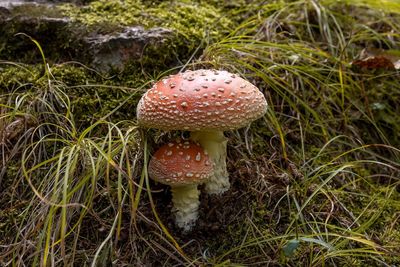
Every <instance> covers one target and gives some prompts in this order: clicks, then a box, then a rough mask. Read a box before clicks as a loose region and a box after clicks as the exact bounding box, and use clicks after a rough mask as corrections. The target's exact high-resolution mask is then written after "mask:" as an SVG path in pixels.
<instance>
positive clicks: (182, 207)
mask: <svg viewBox="0 0 400 267" xmlns="http://www.w3.org/2000/svg"><path fill="white" fill-rule="evenodd" d="M171 192H172V203H173V209H172V212H173V213H175V223H176V225H177V226H178V227H179V228H182V229H183V231H189V230H191V229H192V227H193V226H194V225H195V223H196V220H197V217H198V215H199V206H200V201H199V195H200V191H199V190H197V184H194V185H184V186H174V187H171Z"/></svg>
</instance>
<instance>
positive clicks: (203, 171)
mask: <svg viewBox="0 0 400 267" xmlns="http://www.w3.org/2000/svg"><path fill="white" fill-rule="evenodd" d="M148 171H149V176H150V178H152V179H153V180H155V181H157V182H160V183H162V184H166V185H169V186H171V192H172V203H173V212H174V213H175V223H176V225H177V226H178V227H180V228H182V229H183V230H184V231H189V230H190V229H191V228H192V227H193V225H194V224H195V222H196V220H197V217H198V209H199V205H200V201H199V195H200V192H199V190H198V189H197V185H198V184H200V183H204V182H205V181H206V180H207V179H208V178H209V177H210V176H211V175H212V173H213V168H212V164H211V161H210V159H209V157H208V156H207V154H206V152H205V151H204V150H203V148H202V147H200V146H199V145H198V144H195V143H194V142H191V141H182V140H180V139H178V140H177V141H175V142H170V143H168V144H166V145H164V146H162V147H161V148H160V149H158V150H157V151H156V152H155V153H154V155H153V157H152V158H151V160H150V163H149V168H148Z"/></svg>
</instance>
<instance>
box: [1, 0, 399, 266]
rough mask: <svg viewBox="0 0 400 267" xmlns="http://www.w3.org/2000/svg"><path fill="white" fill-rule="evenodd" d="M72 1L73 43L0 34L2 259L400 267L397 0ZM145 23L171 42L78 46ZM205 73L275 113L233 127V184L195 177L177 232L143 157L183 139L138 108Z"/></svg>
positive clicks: (20, 262)
mask: <svg viewBox="0 0 400 267" xmlns="http://www.w3.org/2000/svg"><path fill="white" fill-rule="evenodd" d="M76 2H79V3H78V4H79V5H75V4H74V5H72V4H65V3H64V4H59V7H58V9H57V12H55V11H54V9H52V8H49V9H48V10H47V11H48V13H49V14H51V15H52V16H53V17H52V18H53V19H52V20H48V21H51V22H54V21H56V22H57V23H64V20H61V19H59V18H64V16H68V18H70V20H71V21H72V22H71V23H72V24H71V25H72V26H68V27H69V28H63V31H62V32H59V31H58V30H54V29H52V33H54V35H53V37H54V36H57V37H58V36H64V37H65V35H63V34H64V33H65V32H67V31H68V32H71V33H73V34H75V35H73V36H74V38H76V40H78V41H77V43H74V42H72V41H70V42H69V41H68V40H56V39H54V40H53V39H52V38H48V37H49V36H43V35H42V30H43V32H45V31H49V29H45V30H44V29H42V28H40V27H43V24H41V25H42V26H40V27H36V28H35V31H36V32H35V33H36V34H37V36H35V34H33V35H30V36H28V35H17V36H16V37H15V36H14V37H15V38H16V39H13V38H14V37H13V38H11V37H7V38H8V39H9V40H3V39H4V38H3V37H2V36H6V35H5V34H6V32H2V31H5V27H2V28H1V29H0V33H2V35H1V36H0V40H1V41H2V44H1V46H0V59H2V60H0V140H1V143H0V157H1V165H0V166H1V169H0V207H1V208H0V265H1V266H61V265H65V266H72V265H74V266H88V265H91V266H399V265H400V179H399V178H400V82H399V78H400V71H399V69H400V3H398V2H396V1H386V0H380V1H376V0H362V1H360V0H343V1H333V0H320V1H312V0H298V1H289V0H285V1H260V0H254V1H245V0H237V1H190V0H180V1H172V2H171V3H167V2H166V1H139V0H129V1H118V0H111V1H105V0H95V1H76ZM31 8H33V9H30V11H29V12H27V10H26V9H25V7H18V8H16V9H15V10H14V11H13V12H15V13H14V14H11V15H13V16H14V18H17V17H19V18H20V17H21V14H28V13H29V14H38V13H40V14H42V13H41V12H42V11H40V12H39V11H38V9H37V6H34V7H31ZM1 12H4V13H7V12H8V11H2V9H0V18H2V16H3V15H4V14H3V13H1ZM7 14H8V13H7ZM55 14H56V15H55ZM4 16H5V15H4ZM7 16H10V14H8V15H7ZM56 18H57V19H56ZM10 21H12V20H7V19H6V20H3V21H2V23H8V24H4V25H11V24H10V23H11V22H10ZM12 23H13V24H12V26H10V29H12V30H14V31H15V30H17V31H18V32H24V28H25V27H26V25H27V24H26V23H28V24H29V23H31V21H30V20H29V21H28V22H27V20H24V23H25V24H23V25H24V26H20V25H18V24H17V23H16V22H14V21H13V22H12ZM68 23H69V22H68ZM2 25H3V24H2ZM29 25H31V24H29ZM46 25H47V24H46ZM57 25H59V24H57ZM62 25H64V24H62ZM135 25H141V26H143V31H146V30H150V29H154V28H155V27H161V28H164V29H168V31H165V32H163V34H164V33H165V34H166V35H165V36H167V37H165V39H163V40H162V41H159V39H157V38H159V36H158V35H157V34H154V35H152V36H153V37H154V36H155V37H154V38H155V39H152V40H154V41H151V42H150V44H149V45H147V44H145V45H143V44H141V46H140V47H141V48H140V49H142V50H141V53H139V54H138V53H136V52H135V51H132V50H126V51H125V50H124V51H125V52H126V53H128V54H127V55H128V56H129V57H128V58H129V59H130V60H126V62H125V61H124V62H123V66H122V67H121V65H119V64H115V63H119V61H121V60H125V59H126V58H125V57H123V56H121V57H118V58H117V60H115V59H113V60H109V61H102V58H98V57H97V55H94V54H90V55H91V56H90V58H89V57H87V58H86V57H85V56H84V55H83V54H82V53H81V52H82V51H85V53H92V52H93V51H90V49H86V50H82V49H84V47H83V46H84V45H85V44H86V43H85V42H86V41H87V40H93V39H90V38H94V37H93V36H95V37H96V38H98V36H101V37H102V38H103V39H107V38H108V36H109V34H111V33H113V32H115V31H122V32H124V31H125V30H126V29H127V28H126V27H130V26H135ZM46 27H47V26H46ZM63 27H64V26H63ZM71 27H72V28H71ZM83 28H84V29H85V30H82V29H83ZM64 29H67V30H65V31H64ZM15 33H16V32H15ZM157 33H158V31H157ZM170 33H171V35H169V34H170ZM13 34H14V33H13ZM83 34H87V35H88V36H90V38H89V39H88V38H86V37H85V38H81V35H83ZM10 36H11V35H10ZM41 37H43V39H41V40H39V39H40V38H41ZM106 37H107V38H106ZM153 37H152V38H153ZM79 38H81V39H79ZM160 38H161V37H160ZM162 38H164V35H162ZM15 40H17V41H15ZM79 40H83V41H79ZM96 40H98V39H96ZM52 45H53V46H52ZM96 45H97V43H96ZM82 47H83V48H82ZM102 49H103V48H102ZM99 50H101V49H100V48H99ZM61 51H63V53H64V54H61ZM101 51H102V53H106V52H107V53H109V54H110V53H111V52H112V49H111V50H110V51H111V52H110V51H109V50H106V52H104V51H105V50H101ZM125 52H124V53H125ZM109 54H107V55H109ZM102 55H103V57H105V56H104V54H102ZM112 55H115V54H112ZM123 55H125V54H123ZM132 57H134V58H132ZM79 59H81V61H80V60H79ZM106 59H107V60H108V59H109V58H106ZM104 62H108V63H110V64H111V63H112V64H114V65H107V66H106V67H107V68H101V69H100V67H99V64H100V65H102V67H105V66H104V64H106V63H104ZM98 67H99V69H98ZM202 68H212V69H220V70H227V71H230V72H233V73H237V74H238V75H239V76H241V77H243V78H245V79H247V80H248V81H250V82H251V83H253V84H255V85H256V86H257V87H258V88H259V89H260V90H261V91H262V92H263V94H264V95H265V97H266V99H267V102H268V111H267V114H266V115H265V116H264V117H262V118H261V119H259V120H257V121H255V122H253V123H252V124H251V125H249V126H248V127H246V128H243V129H239V130H236V131H230V132H226V133H225V135H226V137H227V138H228V162H227V164H228V172H229V175H230V181H231V188H230V190H229V191H227V192H225V193H224V194H222V195H211V196H210V195H207V194H206V193H205V192H204V189H203V187H202V186H200V189H202V193H201V199H200V201H201V204H200V212H199V213H200V214H199V219H198V221H197V224H196V226H195V227H194V229H193V230H191V231H190V232H182V231H181V230H180V229H179V228H177V227H176V226H175V225H174V216H173V214H172V213H171V208H172V207H171V205H172V204H171V193H170V191H169V188H168V187H167V186H164V185H161V184H158V183H155V182H153V181H151V180H149V178H148V175H147V166H146V163H147V162H148V160H149V158H150V157H151V155H152V154H153V152H154V151H155V150H156V149H157V148H158V147H160V146H161V145H163V144H164V143H166V142H168V140H170V139H171V138H176V137H178V136H186V135H187V133H186V132H174V131H171V132H164V131H159V130H154V129H143V128H141V127H139V126H138V125H137V122H136V106H137V103H138V101H139V99H140V97H141V96H142V95H143V93H144V92H145V91H146V90H147V89H149V88H150V87H151V85H152V84H153V83H154V82H156V81H157V80H160V79H161V78H162V77H164V76H166V75H169V74H175V73H177V72H179V71H184V70H189V69H191V70H196V69H202Z"/></svg>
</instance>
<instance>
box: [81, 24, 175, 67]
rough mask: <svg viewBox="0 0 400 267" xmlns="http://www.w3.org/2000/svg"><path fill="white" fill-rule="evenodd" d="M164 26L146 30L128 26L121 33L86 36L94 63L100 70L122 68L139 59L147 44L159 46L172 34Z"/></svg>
mask: <svg viewBox="0 0 400 267" xmlns="http://www.w3.org/2000/svg"><path fill="white" fill-rule="evenodd" d="M172 34H173V32H172V31H171V30H168V29H163V28H153V29H149V30H145V29H144V28H143V27H140V26H137V27H126V28H124V29H123V31H122V32H120V33H113V34H106V35H102V34H97V35H94V36H91V37H87V38H85V41H86V42H87V44H88V47H90V51H91V54H92V65H93V66H94V67H96V68H97V69H100V70H109V69H110V68H117V69H122V68H123V67H124V66H125V64H127V63H128V62H129V61H131V60H139V59H140V58H141V56H142V54H143V50H144V48H145V47H146V46H148V45H151V46H157V45H161V44H162V43H164V42H165V41H166V40H168V39H169V38H170V37H171V36H172Z"/></svg>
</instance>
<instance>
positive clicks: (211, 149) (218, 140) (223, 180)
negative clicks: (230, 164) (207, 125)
mask: <svg viewBox="0 0 400 267" xmlns="http://www.w3.org/2000/svg"><path fill="white" fill-rule="evenodd" d="M190 138H191V139H192V140H193V141H195V142H198V143H199V144H200V145H201V146H202V147H203V149H204V150H205V151H207V153H208V155H209V157H210V159H211V160H212V162H213V165H214V166H213V167H214V174H213V175H212V176H211V177H210V179H209V180H208V181H207V182H206V183H205V190H206V192H207V193H209V194H222V193H223V192H225V191H227V190H228V189H229V187H230V183H229V174H228V171H227V169H226V144H227V139H226V137H225V136H224V133H223V132H222V131H209V132H204V131H197V132H191V134H190Z"/></svg>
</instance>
